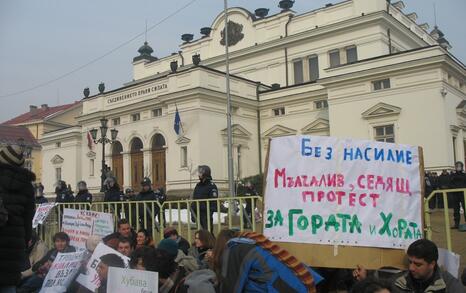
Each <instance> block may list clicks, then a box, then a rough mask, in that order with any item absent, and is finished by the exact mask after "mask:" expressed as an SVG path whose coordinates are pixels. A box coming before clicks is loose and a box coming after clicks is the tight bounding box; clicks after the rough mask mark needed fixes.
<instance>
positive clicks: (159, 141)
mask: <svg viewBox="0 0 466 293" xmlns="http://www.w3.org/2000/svg"><path fill="white" fill-rule="evenodd" d="M164 147H165V138H164V137H163V135H161V134H160V133H157V134H155V135H154V137H153V138H152V149H153V150H161V149H163V148H164Z"/></svg>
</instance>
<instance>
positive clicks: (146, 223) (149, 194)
mask: <svg viewBox="0 0 466 293" xmlns="http://www.w3.org/2000/svg"><path fill="white" fill-rule="evenodd" d="M141 187H142V190H141V191H140V192H139V193H138V195H136V199H135V200H136V201H155V200H158V199H159V194H156V193H155V192H154V190H152V182H151V180H150V179H149V178H147V177H144V179H143V180H142V182H141ZM152 207H153V209H152ZM138 209H139V222H140V223H141V225H142V227H143V228H144V229H146V230H148V231H152V222H153V220H154V219H155V216H156V215H157V214H158V213H159V211H160V208H159V206H158V205H157V204H156V203H154V204H151V203H146V204H144V203H138ZM159 220H160V219H159Z"/></svg>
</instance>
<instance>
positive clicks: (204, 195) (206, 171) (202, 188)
mask: <svg viewBox="0 0 466 293" xmlns="http://www.w3.org/2000/svg"><path fill="white" fill-rule="evenodd" d="M198 174H199V182H198V183H197V184H196V187H195V188H194V191H193V199H213V198H217V197H218V189H217V186H216V185H215V183H213V182H212V176H211V171H210V167H209V166H205V165H202V166H199V168H198ZM209 207H210V209H209V219H210V230H211V232H212V231H213V227H214V225H213V214H214V212H215V211H216V210H217V204H216V202H215V201H211V202H210V205H209ZM191 213H192V214H193V215H192V220H193V221H194V222H196V220H197V217H199V222H200V224H201V227H202V229H205V230H207V229H208V224H207V204H206V202H200V203H199V214H198V211H197V204H196V203H192V204H191Z"/></svg>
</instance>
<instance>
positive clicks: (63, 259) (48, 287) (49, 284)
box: [40, 251, 86, 293]
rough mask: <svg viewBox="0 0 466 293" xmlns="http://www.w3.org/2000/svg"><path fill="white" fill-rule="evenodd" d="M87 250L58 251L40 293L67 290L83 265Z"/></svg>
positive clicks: (56, 292)
mask: <svg viewBox="0 0 466 293" xmlns="http://www.w3.org/2000/svg"><path fill="white" fill-rule="evenodd" d="M85 254H86V251H78V252H69V253H58V254H57V257H56V258H55V260H54V261H53V263H52V266H51V267H50V269H49V271H48V273H47V276H46V277H45V280H44V283H42V289H41V290H40V293H58V292H66V289H67V288H68V286H69V285H70V284H71V282H72V281H73V279H74V277H75V276H76V274H77V273H78V271H79V268H80V267H81V264H82V261H83V259H84V256H85Z"/></svg>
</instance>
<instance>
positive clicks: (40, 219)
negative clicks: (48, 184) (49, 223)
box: [32, 202, 57, 228]
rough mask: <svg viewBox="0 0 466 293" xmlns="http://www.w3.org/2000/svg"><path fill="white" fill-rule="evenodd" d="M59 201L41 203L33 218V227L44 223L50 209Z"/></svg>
mask: <svg viewBox="0 0 466 293" xmlns="http://www.w3.org/2000/svg"><path fill="white" fill-rule="evenodd" d="M56 205H57V203H55V202H51V203H41V204H40V205H39V206H38V207H37V208H36V213H35V214H34V218H33V219H32V228H36V227H37V226H38V225H39V224H43V223H44V221H45V219H47V216H48V215H49V213H50V211H51V210H52V209H53V207H54V206H56Z"/></svg>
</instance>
